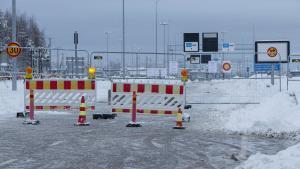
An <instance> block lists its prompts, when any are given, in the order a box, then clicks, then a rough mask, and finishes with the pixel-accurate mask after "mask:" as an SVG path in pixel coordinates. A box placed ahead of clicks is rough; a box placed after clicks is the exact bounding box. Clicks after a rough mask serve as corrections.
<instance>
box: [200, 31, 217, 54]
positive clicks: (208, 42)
mask: <svg viewBox="0 0 300 169" xmlns="http://www.w3.org/2000/svg"><path fill="white" fill-rule="evenodd" d="M218 46H219V43H218V33H217V32H206V33H202V51H203V52H218V50H219V47H218Z"/></svg>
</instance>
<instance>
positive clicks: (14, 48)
mask: <svg viewBox="0 0 300 169" xmlns="http://www.w3.org/2000/svg"><path fill="white" fill-rule="evenodd" d="M21 52H22V49H21V45H20V44H19V43H17V42H10V43H9V44H8V45H7V48H6V53H7V54H8V55H9V56H10V57H13V58H15V57H17V56H19V55H20V53H21Z"/></svg>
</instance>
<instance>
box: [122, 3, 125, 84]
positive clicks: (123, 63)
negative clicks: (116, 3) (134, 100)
mask: <svg viewBox="0 0 300 169" xmlns="http://www.w3.org/2000/svg"><path fill="white" fill-rule="evenodd" d="M122 43H123V47H122V65H123V66H122V67H123V79H125V0H123V40H122Z"/></svg>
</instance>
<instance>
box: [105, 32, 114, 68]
mask: <svg viewBox="0 0 300 169" xmlns="http://www.w3.org/2000/svg"><path fill="white" fill-rule="evenodd" d="M104 33H105V35H106V52H107V54H106V69H107V70H108V50H109V46H108V45H109V34H112V32H104Z"/></svg>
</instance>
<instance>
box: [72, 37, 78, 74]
mask: <svg viewBox="0 0 300 169" xmlns="http://www.w3.org/2000/svg"><path fill="white" fill-rule="evenodd" d="M74 45H75V75H76V77H79V75H78V56H77V45H78V32H77V31H75V32H74ZM73 69H74V67H73V66H72V70H73ZM72 76H73V74H72Z"/></svg>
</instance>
